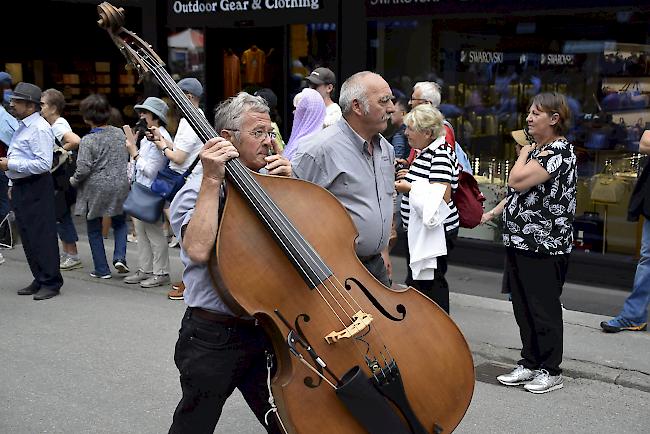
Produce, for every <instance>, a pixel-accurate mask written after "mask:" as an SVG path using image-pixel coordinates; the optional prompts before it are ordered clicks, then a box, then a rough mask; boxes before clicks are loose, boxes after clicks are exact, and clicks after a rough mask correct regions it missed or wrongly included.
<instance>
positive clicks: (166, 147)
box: [160, 146, 169, 157]
mask: <svg viewBox="0 0 650 434" xmlns="http://www.w3.org/2000/svg"><path fill="white" fill-rule="evenodd" d="M167 149H169V146H165V147H164V148H162V149H161V150H160V152H161V153H162V154H163V157H165V151H166V150H167Z"/></svg>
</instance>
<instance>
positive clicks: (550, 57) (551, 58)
mask: <svg viewBox="0 0 650 434" xmlns="http://www.w3.org/2000/svg"><path fill="white" fill-rule="evenodd" d="M575 62H576V56H575V54H542V57H541V59H540V62H539V63H541V64H542V65H551V66H552V65H574V64H575Z"/></svg>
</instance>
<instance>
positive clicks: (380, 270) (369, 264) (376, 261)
mask: <svg viewBox="0 0 650 434" xmlns="http://www.w3.org/2000/svg"><path fill="white" fill-rule="evenodd" d="M359 259H360V260H361V263H362V264H363V266H364V267H366V270H368V271H369V272H370V274H372V275H373V276H375V279H377V280H379V281H380V282H381V283H383V284H384V285H385V286H388V287H389V288H390V285H391V281H390V279H389V278H388V270H387V269H386V264H385V263H384V258H382V257H381V255H374V256H371V257H370V258H359Z"/></svg>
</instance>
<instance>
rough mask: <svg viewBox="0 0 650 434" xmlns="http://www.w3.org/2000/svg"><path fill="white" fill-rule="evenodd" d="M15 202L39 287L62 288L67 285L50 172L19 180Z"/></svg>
mask: <svg viewBox="0 0 650 434" xmlns="http://www.w3.org/2000/svg"><path fill="white" fill-rule="evenodd" d="M11 202H12V205H13V209H14V213H15V214H16V224H17V226H18V230H19V232H20V238H21V240H22V243H23V249H24V250H25V257H26V258H27V263H28V264H29V268H30V270H31V271H32V276H34V282H33V283H32V284H33V285H34V286H36V287H37V288H47V289H54V290H56V291H58V290H59V289H60V288H61V286H63V277H62V276H61V271H59V243H58V240H57V239H56V216H55V214H54V184H53V182H52V177H51V176H50V174H49V173H47V174H44V175H37V176H31V177H29V178H28V179H26V180H15V181H14V185H13V187H12V189H11Z"/></svg>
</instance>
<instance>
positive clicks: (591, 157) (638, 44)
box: [366, 10, 650, 255]
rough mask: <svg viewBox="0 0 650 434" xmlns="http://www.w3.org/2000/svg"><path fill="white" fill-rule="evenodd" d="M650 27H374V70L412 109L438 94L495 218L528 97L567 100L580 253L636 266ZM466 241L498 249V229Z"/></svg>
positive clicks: (513, 21)
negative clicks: (433, 87)
mask: <svg viewBox="0 0 650 434" xmlns="http://www.w3.org/2000/svg"><path fill="white" fill-rule="evenodd" d="M648 18H649V17H648V16H647V15H644V14H642V13H638V12H635V13H627V14H621V13H617V12H616V11H613V12H593V11H591V12H585V11H584V10H583V11H572V12H571V13H567V14H565V15H555V16H548V15H541V14H540V15H531V16H520V17H486V18H476V17H469V16H468V17H467V18H463V17H462V16H460V15H458V16H455V17H453V18H449V17H446V18H445V19H444V20H443V19H439V18H437V17H427V18H418V19H401V20H373V21H369V22H368V26H367V30H368V42H367V47H366V48H367V56H368V58H367V64H368V65H367V66H368V69H370V70H375V71H377V72H378V73H380V74H382V75H383V76H384V78H385V79H386V80H387V81H388V83H389V84H390V85H391V87H392V88H393V91H394V93H395V94H397V95H399V94H400V93H403V94H404V95H405V96H406V97H407V98H408V97H409V96H410V95H411V92H412V88H413V85H414V84H415V83H417V82H419V81H435V82H437V83H438V84H439V85H440V86H441V90H442V92H441V93H442V103H441V105H440V110H441V111H442V112H443V114H445V116H446V118H447V119H448V120H449V121H450V122H451V123H452V125H453V126H454V128H455V132H456V137H457V139H458V142H459V143H460V144H461V145H462V147H463V149H464V150H465V151H466V153H467V154H468V156H469V158H470V161H471V164H472V168H473V169H474V172H475V176H476V178H477V180H478V181H479V183H480V186H481V190H482V191H483V192H484V194H485V195H486V196H487V198H488V200H487V203H486V205H485V206H486V209H488V210H489V209H491V208H492V207H494V206H495V205H496V204H497V203H498V202H499V201H500V200H501V199H502V198H503V197H504V195H505V191H506V183H507V178H508V172H509V170H510V168H511V167H512V165H513V164H514V161H515V159H516V156H515V149H514V140H513V139H512V137H511V135H510V133H511V132H512V131H513V130H518V129H521V128H524V127H525V118H526V114H527V111H528V106H529V102H530V99H531V97H532V96H534V95H535V94H537V93H540V92H544V91H555V92H560V93H562V94H564V95H565V96H566V97H567V99H568V102H569V106H570V109H571V112H572V115H573V118H574V120H573V124H572V127H571V130H570V132H569V133H568V135H567V138H568V139H569V140H570V141H571V142H572V143H573V144H574V146H575V150H576V155H577V157H578V172H579V173H578V175H579V178H578V191H577V202H578V205H577V210H576V225H575V226H574V228H575V230H574V234H575V238H576V240H575V247H576V248H577V249H579V250H583V251H589V252H590V253H592V254H599V253H619V254H627V255H635V254H636V252H638V249H639V239H638V233H639V231H638V230H637V227H636V223H630V222H627V221H626V215H627V205H628V200H629V197H630V194H631V192H632V188H633V186H634V182H635V180H636V177H637V174H638V173H639V169H640V168H642V167H643V164H644V158H643V157H642V156H641V155H640V154H638V146H639V138H640V136H641V133H642V132H643V131H644V130H645V129H646V128H650V45H647V44H646V43H647V42H648V34H647V21H648ZM393 128H394V127H393ZM386 135H387V136H390V131H388V132H387V134H386ZM597 184H603V185H604V186H603V185H601V186H600V187H596V185H597ZM595 188H596V189H597V192H596V193H594V189H595ZM598 191H600V193H599V192H598ZM608 194H609V195H608ZM460 235H461V236H463V237H468V238H475V239H483V240H493V241H495V242H499V243H500V242H501V230H500V221H498V222H496V224H494V225H482V226H480V227H478V228H476V229H472V230H464V229H463V230H461V234H460Z"/></svg>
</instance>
